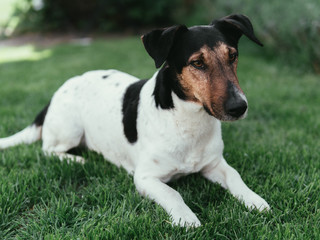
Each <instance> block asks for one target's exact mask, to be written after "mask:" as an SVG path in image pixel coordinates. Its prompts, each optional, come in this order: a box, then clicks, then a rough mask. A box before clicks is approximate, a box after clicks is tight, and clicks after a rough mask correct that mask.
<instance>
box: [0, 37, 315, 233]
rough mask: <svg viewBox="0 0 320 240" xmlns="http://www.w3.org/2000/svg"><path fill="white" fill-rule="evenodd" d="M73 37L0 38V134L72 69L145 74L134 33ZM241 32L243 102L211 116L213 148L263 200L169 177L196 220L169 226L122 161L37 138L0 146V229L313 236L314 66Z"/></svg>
mask: <svg viewBox="0 0 320 240" xmlns="http://www.w3.org/2000/svg"><path fill="white" fill-rule="evenodd" d="M79 43H80V42H71V43H63V44H59V45H54V46H49V47H41V46H35V45H31V44H26V45H22V46H19V47H2V48H0V52H1V54H0V137H4V136H7V135H10V134H13V133H15V132H16V131H17V130H20V129H22V128H24V127H25V126H27V125H28V124H30V123H31V122H32V121H33V118H34V117H35V115H36V114H37V113H38V112H39V111H40V110H41V109H42V108H43V107H44V106H45V105H46V104H47V103H48V101H49V100H50V98H51V96H52V94H53V93H54V92H55V90H56V89H57V88H58V87H59V86H60V85H61V84H62V83H63V82H64V81H65V80H66V79H68V78H70V77H72V76H74V75H77V74H81V73H83V72H86V71H88V70H93V69H109V68H116V69H119V70H122V71H125V72H129V73H131V74H133V75H136V76H138V77H141V78H147V77H150V76H151V75H152V74H153V72H154V71H155V69H154V64H153V62H152V60H151V59H150V58H149V57H148V55H147V53H146V52H145V51H144V49H143V46H142V44H141V42H140V39H139V37H129V38H112V39H97V40H94V41H93V42H92V43H91V44H90V45H82V44H79ZM244 43H245V44H244V45H245V46H244V47H243V46H242V47H241V46H240V60H239V61H240V62H239V68H238V77H239V79H240V84H241V86H242V89H243V90H244V91H245V92H246V95H247V98H248V101H249V107H250V110H249V115H248V117H247V118H246V119H244V120H241V121H238V122H233V123H224V124H223V138H224V142H225V154H224V155H225V158H226V159H227V161H228V163H229V164H230V165H232V166H233V167H234V168H236V169H237V170H238V171H239V172H240V174H241V176H242V178H243V179H244V181H245V182H246V183H247V184H248V186H249V187H250V188H251V189H253V190H254V191H255V192H257V193H258V194H260V195H261V196H262V197H263V198H265V199H266V200H267V202H268V203H269V204H270V206H271V208H272V211H271V212H269V213H262V214H261V213H258V212H256V211H252V212H250V211H248V210H247V209H246V208H245V207H244V206H243V205H242V204H240V203H239V202H238V201H237V200H236V199H234V198H233V197H232V196H231V194H230V193H228V192H227V191H225V190H224V189H222V188H221V187H220V186H219V185H217V184H211V183H209V182H208V181H206V180H205V179H203V178H202V177H201V176H200V175H198V174H194V175H191V176H188V177H184V178H182V179H179V180H178V181H175V182H172V183H170V185H171V186H172V187H173V188H175V189H177V190H178V191H179V192H180V193H181V195H182V197H183V198H184V200H185V202H186V203H187V205H189V206H190V207H191V209H192V210H193V211H194V212H195V213H196V215H197V216H198V217H199V219H200V221H201V223H202V226H201V227H199V228H196V229H189V230H188V231H186V230H185V229H183V228H179V227H172V226H171V224H170V219H169V216H168V215H167V214H166V213H165V211H164V210H163V209H162V208H161V207H159V206H158V205H156V204H154V203H153V202H152V201H150V200H148V199H145V198H142V197H140V196H139V194H138V193H137V191H136V190H135V187H134V184H133V179H132V177H131V176H129V175H127V173H126V172H125V170H124V169H118V168H117V167H115V166H113V165H111V164H109V163H108V162H106V161H104V159H103V158H102V156H101V155H98V154H95V153H94V152H89V151H86V150H84V151H82V152H81V154H82V155H83V156H84V157H85V158H86V159H88V162H87V163H85V164H84V165H80V164H76V163H72V164H67V163H66V162H60V161H59V160H57V159H56V158H54V157H45V156H44V155H43V153H42V152H41V143H40V142H38V143H35V144H32V145H30V146H24V145H21V146H17V147H14V148H11V149H8V150H3V151H1V152H0V239H320V229H319V226H320V154H319V147H320V138H319V130H320V108H319V105H320V94H319V89H320V79H319V76H317V75H313V74H311V73H308V74H307V73H305V74H303V73H301V71H299V69H293V68H290V66H287V65H286V64H284V63H282V62H281V61H279V60H276V59H265V58H264V54H263V51H262V50H261V49H260V48H258V47H255V46H252V45H248V46H246V45H247V44H246V43H247V42H246V41H244ZM251 47H252V48H254V49H255V50H254V51H252V50H251V49H250V48H251Z"/></svg>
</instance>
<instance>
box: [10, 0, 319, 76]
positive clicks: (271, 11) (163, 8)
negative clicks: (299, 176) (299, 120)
mask: <svg viewBox="0 0 320 240" xmlns="http://www.w3.org/2000/svg"><path fill="white" fill-rule="evenodd" d="M21 1H25V2H27V6H29V7H27V8H24V9H23V10H21V9H19V8H18V9H17V11H16V14H17V15H19V16H20V19H21V20H20V24H19V25H18V27H17V31H20V32H21V31H30V30H32V31H39V30H40V31H43V30H45V31H57V30H58V31H65V30H70V29H71V30H77V31H79V30H80V31H90V30H98V31H110V30H112V31H118V32H124V31H126V30H128V29H134V30H135V29H141V28H148V27H155V26H167V25H171V24H174V23H185V24H187V25H189V26H190V25H195V24H208V23H209V22H211V20H212V19H214V18H219V17H222V16H225V15H228V14H231V13H242V14H245V15H248V16H249V17H250V19H252V22H253V24H254V27H255V31H256V33H257V35H258V36H259V37H260V38H261V40H262V41H263V43H264V44H265V46H266V47H265V49H266V54H267V55H269V56H271V57H274V56H275V57H280V58H282V59H284V60H285V61H287V62H288V63H290V64H293V65H295V66H297V67H299V68H301V69H302V70H305V69H314V70H316V71H317V72H319V73H320V47H318V45H319V43H320V2H319V0H291V1H290V2H289V1H279V0H269V1H258V0H237V1H235V0H156V1H152V0H72V1H71V0H43V2H44V6H43V8H42V9H40V10H38V11H36V10H34V9H33V8H32V7H31V0H21Z"/></svg>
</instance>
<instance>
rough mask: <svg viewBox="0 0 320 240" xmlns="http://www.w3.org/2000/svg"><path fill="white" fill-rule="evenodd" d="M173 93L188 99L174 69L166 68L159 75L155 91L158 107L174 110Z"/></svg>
mask: <svg viewBox="0 0 320 240" xmlns="http://www.w3.org/2000/svg"><path fill="white" fill-rule="evenodd" d="M172 91H173V92H174V93H175V94H176V95H177V96H178V97H179V98H181V99H183V100H185V99H186V96H185V94H184V92H183V89H182V86H181V85H180V83H179V81H178V79H177V76H176V71H174V70H173V69H172V68H168V67H164V68H162V69H161V70H160V71H159V74H158V75H157V79H156V86H155V88H154V91H153V96H154V99H155V103H156V107H159V106H160V107H161V108H162V109H170V108H174V105H173V100H172V95H171V92H172Z"/></svg>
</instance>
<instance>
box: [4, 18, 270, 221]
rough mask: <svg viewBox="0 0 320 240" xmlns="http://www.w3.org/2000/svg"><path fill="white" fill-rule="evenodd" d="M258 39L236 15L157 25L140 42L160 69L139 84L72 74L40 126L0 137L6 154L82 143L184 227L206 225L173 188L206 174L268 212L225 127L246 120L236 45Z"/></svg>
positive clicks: (63, 151) (106, 75)
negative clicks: (175, 182)
mask: <svg viewBox="0 0 320 240" xmlns="http://www.w3.org/2000/svg"><path fill="white" fill-rule="evenodd" d="M242 34H244V35H245V36H247V37H248V38H249V39H250V40H252V41H253V42H255V43H257V44H259V45H262V44H261V43H260V41H259V40H258V39H257V38H256V37H255V35H254V32H253V28H252V25H251V22H250V20H249V19H248V18H247V17H245V16H243V15H231V16H227V17H224V18H222V19H218V20H215V21H213V22H212V23H211V24H210V25H206V26H194V27H190V28H187V27H186V26H184V25H179V26H173V27H169V28H166V29H157V30H154V31H151V32H150V33H148V34H146V35H144V36H142V41H143V44H144V46H145V48H146V50H147V52H148V53H149V55H150V56H151V57H152V58H153V59H154V61H155V65H156V67H157V68H160V67H161V66H162V65H163V66H162V68H161V69H160V70H159V71H157V72H156V73H155V74H154V75H153V77H152V78H150V79H149V80H139V79H138V78H135V77H133V76H131V75H128V74H126V73H122V72H119V71H116V70H106V71H104V70H101V71H90V72H87V73H85V74H83V75H81V76H77V77H73V78H71V79H69V80H68V81H66V82H65V84H63V86H61V87H60V88H59V89H58V91H57V92H56V93H55V94H54V96H53V97H52V99H51V102H50V104H49V105H48V106H47V107H45V108H44V109H43V110H42V112H40V113H39V115H38V116H37V117H36V119H35V121H34V122H33V124H31V125H30V126H28V127H27V128H25V129H24V130H22V131H21V132H18V133H16V134H15V135H13V136H10V137H7V138H3V139H0V149H4V148H7V147H10V146H14V145H17V144H21V143H27V144H30V143H33V142H35V141H37V140H40V139H42V141H43V151H44V152H45V154H48V155H55V156H58V157H59V158H60V159H68V160H69V161H70V160H75V161H78V162H83V161H84V159H83V158H82V157H80V156H74V155H71V154H69V153H67V151H68V150H70V149H71V148H74V147H77V146H79V145H84V146H86V147H88V148H89V149H91V150H94V151H96V152H98V153H101V154H103V156H104V157H105V158H106V159H107V160H108V161H110V162H112V163H114V164H115V165H117V166H122V167H123V168H125V169H126V170H127V171H128V172H129V173H130V174H132V175H133V176H134V182H135V185H136V188H137V190H138V191H139V193H140V194H142V195H143V196H147V197H149V198H151V199H153V200H154V201H155V202H157V203H158V204H160V205H161V206H162V207H163V208H164V209H165V210H166V211H167V213H168V214H169V215H170V216H171V218H172V223H173V224H175V225H180V226H199V225H200V221H199V220H198V218H197V217H196V215H195V214H194V213H193V212H192V211H191V210H190V208H189V207H188V206H187V205H186V204H185V203H184V201H183V199H182V197H181V196H180V194H179V193H178V192H177V191H175V190H174V189H172V188H171V187H169V186H168V185H167V184H166V183H167V182H169V181H170V180H172V179H176V178H178V177H180V176H184V175H187V174H190V173H195V172H200V173H201V174H202V175H203V176H204V177H205V178H207V179H209V180H210V181H212V182H215V183H219V184H221V186H222V187H224V188H226V189H228V190H229V191H230V192H231V194H232V195H234V196H235V197H236V198H238V199H239V200H241V201H243V202H244V204H245V205H246V206H247V207H248V208H250V209H252V208H256V209H258V210H261V211H262V210H265V209H269V208H270V207H269V205H268V203H267V202H266V201H265V200H264V199H262V198H261V197H260V196H258V195H257V194H256V193H254V192H253V191H252V190H250V189H249V188H248V187H247V186H246V184H245V183H244V182H243V181H242V179H241V177H240V175H239V173H238V172H237V171H236V170H235V169H233V168H232V167H230V166H229V165H228V164H227V162H226V160H225V159H224V158H223V141H222V137H221V122H220V121H233V120H237V119H241V118H244V117H245V116H246V113H247V100H246V97H245V95H244V93H243V91H242V90H241V88H240V86H239V82H238V79H237V75H236V71H237V62H238V48H237V44H238V40H239V38H240V37H241V36H242Z"/></svg>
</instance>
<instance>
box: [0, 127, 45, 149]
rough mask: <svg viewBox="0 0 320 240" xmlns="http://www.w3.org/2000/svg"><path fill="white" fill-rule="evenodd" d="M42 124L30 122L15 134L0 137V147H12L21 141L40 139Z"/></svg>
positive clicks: (28, 142) (29, 142)
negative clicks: (30, 123)
mask: <svg viewBox="0 0 320 240" xmlns="http://www.w3.org/2000/svg"><path fill="white" fill-rule="evenodd" d="M41 130H42V126H37V125H36V124H32V125H30V126H28V127H26V128H25V129H23V130H22V131H20V132H17V133H16V134H14V135H12V136H10V137H6V138H0V149H5V148H8V147H13V146H16V145H19V144H22V143H25V144H31V143H33V142H36V141H38V140H40V139H41Z"/></svg>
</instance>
